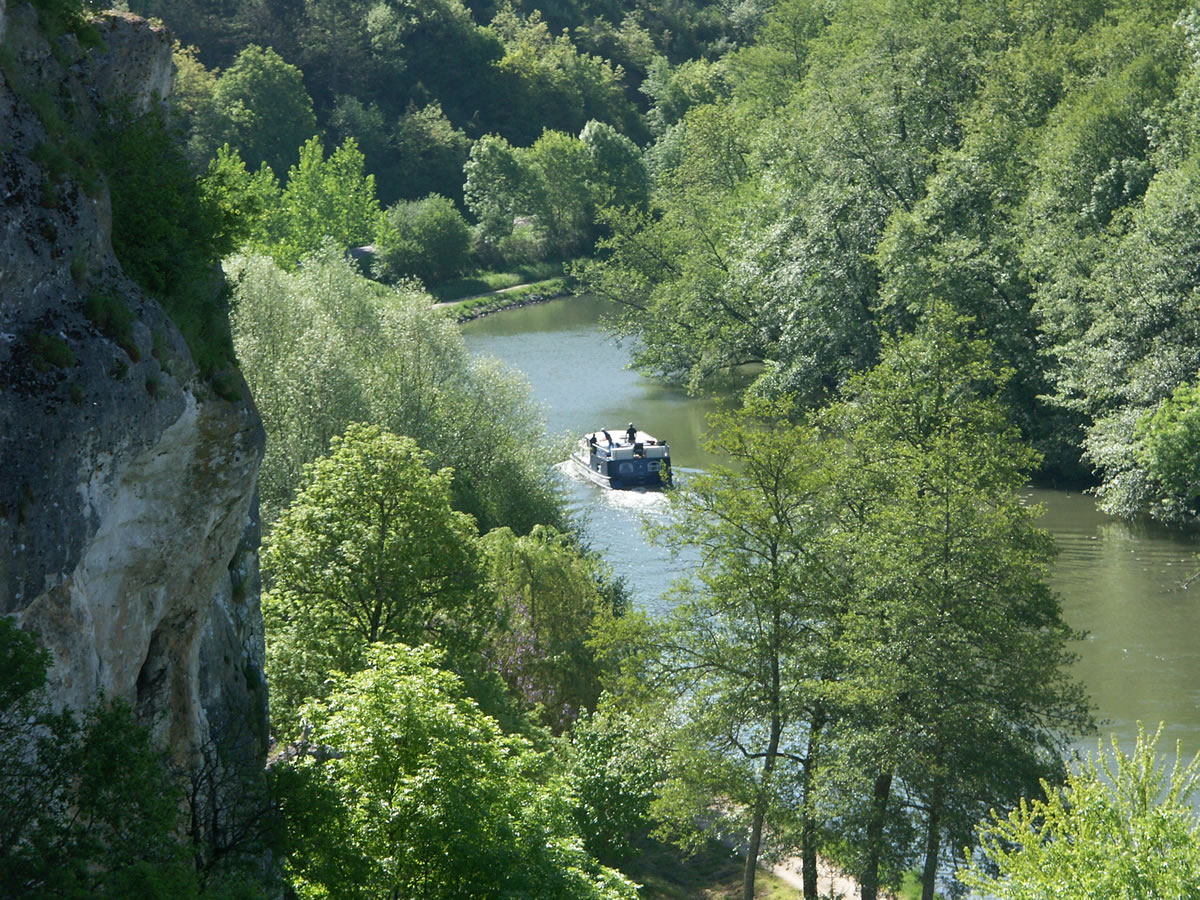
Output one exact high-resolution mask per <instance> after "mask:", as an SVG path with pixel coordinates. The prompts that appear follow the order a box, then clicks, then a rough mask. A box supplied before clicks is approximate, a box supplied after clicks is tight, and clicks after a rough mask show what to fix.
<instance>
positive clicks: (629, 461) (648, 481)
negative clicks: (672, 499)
mask: <svg viewBox="0 0 1200 900" xmlns="http://www.w3.org/2000/svg"><path fill="white" fill-rule="evenodd" d="M571 462H572V464H573V465H574V466H575V468H576V469H577V470H579V472H580V473H581V474H582V475H583V476H584V477H585V478H587V479H588V480H589V481H593V482H595V483H596V484H598V485H600V486H601V487H606V488H613V489H615V490H624V489H627V488H639V487H644V488H657V487H669V486H670V484H671V448H670V447H669V446H668V445H667V442H666V441H660V440H659V439H658V438H656V437H654V436H653V435H650V434H647V433H646V432H644V431H639V430H638V429H636V428H634V427H633V423H630V425H629V427H628V428H626V429H624V430H618V429H615V428H614V429H607V428H601V429H600V430H598V431H593V432H590V433H588V434H585V435H584V436H583V437H581V438H580V439H579V442H578V444H576V446H575V449H574V451H573V452H572V453H571Z"/></svg>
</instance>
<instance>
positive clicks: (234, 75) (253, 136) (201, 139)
mask: <svg viewBox="0 0 1200 900" xmlns="http://www.w3.org/2000/svg"><path fill="white" fill-rule="evenodd" d="M316 127H317V120H316V117H315V115H314V113H313V104H312V99H311V98H310V97H309V96H308V92H307V91H306V90H305V89H304V79H303V75H302V73H301V72H300V70H299V69H297V68H296V67H295V66H293V65H291V64H289V63H287V62H285V61H284V60H283V58H282V57H280V56H279V54H278V53H276V52H275V51H274V50H272V49H271V48H270V47H265V48H264V47H259V46H257V45H255V44H251V45H250V46H248V47H246V48H245V49H244V50H242V51H241V52H240V53H239V54H238V57H237V59H236V60H235V61H234V64H233V65H232V66H230V67H229V68H228V69H226V70H225V71H224V72H222V73H221V74H220V76H219V77H218V78H217V80H216V83H215V84H214V85H213V89H212V99H211V101H210V102H208V103H201V104H199V105H198V107H197V110H196V114H195V117H194V119H193V126H192V138H191V143H192V152H193V153H194V154H195V155H196V157H197V158H200V159H211V158H212V157H214V156H215V155H216V153H217V149H218V148H219V147H221V145H223V144H229V145H230V146H232V147H235V148H236V149H237V150H238V152H239V153H240V154H241V156H242V158H243V159H244V160H245V161H246V163H247V165H248V166H249V168H250V169H251V170H254V169H257V168H258V167H259V166H260V165H262V164H263V163H265V164H266V165H267V167H268V168H270V169H271V171H273V172H275V173H276V174H277V175H279V174H282V173H284V172H286V171H287V170H288V169H289V168H290V167H291V166H293V165H295V163H296V159H297V154H296V148H297V147H299V146H300V145H301V144H302V143H303V142H304V141H305V140H306V139H307V138H309V137H310V136H312V134H313V132H314V131H316Z"/></svg>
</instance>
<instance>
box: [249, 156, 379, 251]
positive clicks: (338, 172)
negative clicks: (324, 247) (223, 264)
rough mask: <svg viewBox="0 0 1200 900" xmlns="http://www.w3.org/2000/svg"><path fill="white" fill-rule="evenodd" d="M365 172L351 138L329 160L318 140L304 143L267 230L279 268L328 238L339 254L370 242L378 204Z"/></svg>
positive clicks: (376, 218)
mask: <svg viewBox="0 0 1200 900" xmlns="http://www.w3.org/2000/svg"><path fill="white" fill-rule="evenodd" d="M363 166H364V160H363V155H362V153H361V152H360V151H359V149H358V145H357V144H356V143H355V141H354V139H353V138H347V139H346V140H345V141H344V142H343V143H342V145H341V146H340V147H338V148H337V149H336V150H335V151H333V153H332V154H331V155H330V156H329V157H328V158H326V157H325V148H324V147H323V146H322V145H321V141H320V138H317V137H313V138H310V139H309V140H308V141H306V142H305V144H304V146H303V147H301V148H300V162H299V164H298V165H295V166H292V168H291V169H289V170H288V177H287V186H286V187H285V188H284V190H283V196H282V197H281V198H280V205H279V209H278V211H277V213H276V215H275V216H274V217H273V220H272V222H271V223H270V225H269V228H270V231H271V233H272V237H273V249H272V255H273V256H274V257H275V259H276V261H277V262H279V264H280V265H282V266H284V267H287V268H291V267H292V266H294V265H295V264H296V263H298V262H299V261H300V259H301V258H302V257H304V256H305V255H307V254H309V253H313V252H315V251H316V250H318V249H319V248H320V247H321V244H322V243H323V242H324V241H325V239H327V238H328V239H330V240H332V241H333V242H334V243H335V244H336V245H337V246H338V247H340V248H341V249H343V250H346V249H349V248H350V247H357V246H359V245H361V244H366V243H367V242H369V241H370V240H371V238H372V236H373V235H374V234H375V227H376V224H377V223H378V221H379V200H378V199H377V198H376V196H375V178H374V176H373V175H367V174H366V173H365V172H364V169H363Z"/></svg>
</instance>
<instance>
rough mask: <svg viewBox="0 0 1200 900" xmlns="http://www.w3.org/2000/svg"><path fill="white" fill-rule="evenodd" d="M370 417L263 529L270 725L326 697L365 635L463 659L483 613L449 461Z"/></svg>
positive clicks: (472, 538)
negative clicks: (332, 678) (436, 460)
mask: <svg viewBox="0 0 1200 900" xmlns="http://www.w3.org/2000/svg"><path fill="white" fill-rule="evenodd" d="M429 463H430V458H429V454H427V453H424V452H423V451H421V449H420V448H419V447H417V445H416V444H415V443H414V442H413V441H412V440H411V439H409V438H405V437H399V436H397V435H394V434H391V433H389V432H387V431H384V430H383V429H381V428H379V427H378V426H363V425H351V426H350V427H349V428H347V430H346V433H345V434H344V435H343V436H341V437H335V438H334V439H333V441H332V442H331V448H330V453H329V455H328V456H326V457H322V458H321V459H318V460H317V461H316V462H314V463H313V464H312V465H311V466H310V467H309V468H308V469H307V472H306V478H305V483H304V485H303V486H302V488H301V490H300V492H299V493H298V494H297V496H296V499H295V501H294V502H293V503H292V504H291V505H290V506H289V507H288V508H287V509H286V510H285V511H284V512H283V514H282V515H281V516H280V517H279V520H278V521H277V522H276V523H275V526H274V528H272V529H271V532H270V534H269V536H268V538H267V541H266V546H265V549H264V552H263V570H264V574H265V575H266V578H267V583H268V585H269V588H268V590H267V591H266V592H264V594H263V618H264V622H265V625H266V629H267V634H268V635H269V638H268V644H267V670H268V672H269V674H270V678H271V685H272V700H273V702H272V711H273V718H274V720H275V723H276V725H277V727H280V728H281V729H282V732H283V733H285V734H289V735H290V734H291V733H292V732H293V731H294V729H295V727H296V722H297V720H296V716H297V714H298V711H299V707H300V705H301V704H302V703H303V702H304V701H305V700H306V699H308V698H310V697H323V696H325V693H326V691H325V688H324V681H325V677H326V675H327V673H328V672H331V671H339V672H355V671H358V670H359V669H361V668H363V666H365V665H366V660H367V651H368V649H369V647H370V645H372V644H376V643H381V642H386V643H409V644H419V643H431V644H434V645H436V646H439V647H443V648H446V649H448V650H451V651H453V654H454V658H455V660H456V662H459V663H460V664H461V662H462V661H463V660H464V659H465V658H466V657H467V656H468V655H469V654H470V653H472V652H474V651H476V650H477V649H478V648H479V645H480V641H481V637H482V635H481V631H482V629H483V627H484V626H485V623H486V620H487V617H488V604H487V603H486V602H485V598H484V593H483V591H482V590H481V589H480V585H481V582H482V576H483V573H482V570H481V564H480V559H479V550H478V547H477V545H476V538H477V534H476V531H475V523H474V521H472V519H471V518H470V517H469V516H467V515H465V514H463V513H459V512H455V511H454V510H453V509H452V508H451V505H450V481H451V479H452V477H453V475H452V473H451V471H450V470H449V469H442V470H440V471H436V472H434V471H430V468H429Z"/></svg>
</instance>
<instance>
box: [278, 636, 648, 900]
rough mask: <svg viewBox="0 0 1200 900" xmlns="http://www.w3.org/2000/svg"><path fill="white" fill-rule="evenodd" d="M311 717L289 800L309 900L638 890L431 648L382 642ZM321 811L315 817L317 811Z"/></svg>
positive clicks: (300, 886) (296, 874) (562, 792)
mask: <svg viewBox="0 0 1200 900" xmlns="http://www.w3.org/2000/svg"><path fill="white" fill-rule="evenodd" d="M368 661H369V666H368V668H366V669H364V670H363V671H361V672H358V673H357V674H352V675H344V674H340V673H336V674H334V675H333V676H332V679H331V685H330V687H331V691H330V695H329V698H328V700H327V701H325V702H320V703H317V702H314V703H311V704H309V705H308V706H307V707H306V708H305V711H304V715H305V718H306V719H307V721H309V722H311V723H312V726H313V730H312V735H311V740H312V741H313V745H312V746H313V747H314V749H315V748H317V747H327V748H329V749H330V750H332V751H333V752H332V753H323V754H320V755H319V756H316V755H314V756H306V757H304V758H303V759H302V760H301V761H300V762H298V763H295V764H293V765H294V766H295V769H296V770H297V771H296V775H295V776H292V777H294V778H295V779H296V783H297V784H298V785H300V786H302V788H303V791H302V792H298V793H296V794H295V795H293V796H291V797H287V796H285V798H284V801H283V808H284V811H285V814H286V815H287V816H288V818H289V821H290V822H291V823H293V825H298V826H299V828H298V829H297V830H298V831H299V837H300V841H299V843H298V847H297V849H298V850H300V851H301V852H295V853H292V854H291V855H290V856H289V858H288V866H289V869H290V871H291V874H292V875H293V879H294V884H295V886H296V889H297V892H298V893H299V895H300V896H301V897H326V896H339V897H359V896H362V897H376V896H401V897H412V896H420V897H427V898H431V900H436V898H447V900H450V898H459V897H467V896H475V897H481V896H527V897H578V898H593V900H617V898H633V897H635V896H636V892H635V888H634V887H633V885H631V884H630V883H629V882H627V881H626V880H625V879H624V878H622V877H621V876H620V875H619V874H618V873H616V872H614V871H612V870H611V869H606V868H603V867H601V866H599V865H598V864H597V863H596V862H595V861H594V860H593V859H591V858H590V857H588V856H587V854H586V853H585V852H584V851H583V849H582V847H581V844H580V840H579V837H578V835H577V833H576V832H575V830H574V823H573V821H572V818H571V815H570V802H569V795H568V793H567V790H566V788H565V785H564V784H563V782H562V780H561V779H560V778H559V777H557V776H556V775H555V774H554V773H553V772H552V771H550V770H549V769H548V762H549V761H548V760H546V759H544V758H542V757H541V756H539V755H538V754H537V753H535V752H534V750H533V749H532V748H531V746H530V745H529V744H528V742H526V741H525V740H524V739H523V738H520V737H516V736H504V735H503V734H502V733H501V731H500V729H499V727H498V726H497V724H496V722H495V721H494V720H492V719H491V718H489V717H487V716H485V715H484V714H483V713H481V712H480V710H479V708H478V707H477V706H476V705H475V704H474V703H473V702H472V701H471V700H469V699H467V698H466V696H465V694H464V691H463V687H462V684H461V682H460V681H459V680H458V679H457V678H456V677H455V676H453V675H451V674H450V673H448V672H444V671H440V670H439V669H437V668H435V667H434V666H435V657H434V655H433V654H432V653H431V652H429V651H428V650H427V649H426V650H411V649H409V648H407V647H402V646H392V647H386V648H377V649H376V650H374V651H372V653H371V654H370V656H369V660H368ZM318 816H319V817H320V819H319V821H318V819H317V817H318Z"/></svg>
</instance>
